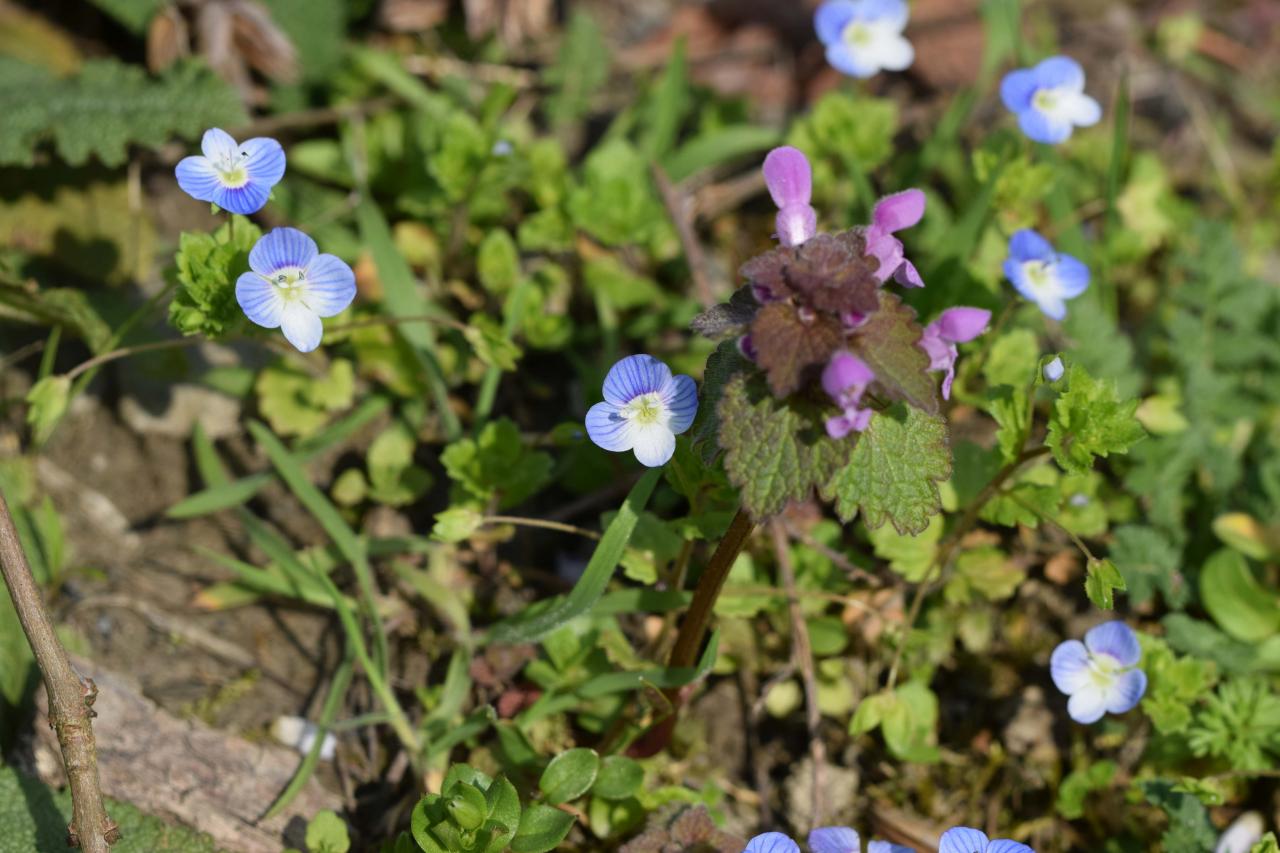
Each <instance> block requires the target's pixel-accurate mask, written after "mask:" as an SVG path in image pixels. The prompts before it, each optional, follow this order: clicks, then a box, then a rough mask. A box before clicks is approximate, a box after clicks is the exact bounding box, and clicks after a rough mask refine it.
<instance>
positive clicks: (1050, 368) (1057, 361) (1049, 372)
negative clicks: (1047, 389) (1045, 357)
mask: <svg viewBox="0 0 1280 853" xmlns="http://www.w3.org/2000/svg"><path fill="white" fill-rule="evenodd" d="M1063 373H1066V368H1065V367H1063V366H1062V356H1057V357H1055V358H1054V359H1053V361H1051V362H1049V363H1048V364H1046V365H1045V366H1044V381H1045V382H1057V381H1058V380H1059V379H1061V378H1062V374H1063Z"/></svg>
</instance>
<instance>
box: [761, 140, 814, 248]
mask: <svg viewBox="0 0 1280 853" xmlns="http://www.w3.org/2000/svg"><path fill="white" fill-rule="evenodd" d="M764 183H765V186H767V187H768V188H769V195H771V196H773V203H774V204H776V205H777V206H778V218H777V225H778V241H779V242H780V243H782V245H784V246H799V245H800V244H801V243H803V242H804V241H806V240H808V239H809V238H810V237H812V236H813V235H814V234H816V233H817V231H818V214H817V213H816V212H815V211H814V209H813V208H812V207H811V206H810V205H809V198H810V196H811V195H812V192H813V174H812V172H811V171H810V169H809V161H808V159H806V158H805V156H804V154H803V153H802V152H801V151H800V150H799V149H797V148H792V147H791V146H789V145H786V146H783V147H781V148H775V149H773V150H772V151H770V152H769V154H768V156H767V157H765V158H764Z"/></svg>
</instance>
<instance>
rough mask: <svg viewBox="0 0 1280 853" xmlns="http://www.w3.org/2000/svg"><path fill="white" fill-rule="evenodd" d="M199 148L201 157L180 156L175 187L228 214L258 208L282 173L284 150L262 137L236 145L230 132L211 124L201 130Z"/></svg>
mask: <svg viewBox="0 0 1280 853" xmlns="http://www.w3.org/2000/svg"><path fill="white" fill-rule="evenodd" d="M200 150H201V151H203V152H204V156H203V157H200V156H192V157H184V158H183V159H182V161H181V162H180V163H178V167H177V169H175V170H174V173H175V174H176V175H177V177H178V186H180V187H182V191H183V192H185V193H186V194H187V195H189V196H191V197H192V198H194V199H198V200H199V201H211V202H213V203H214V204H216V205H217V206H218V207H220V208H222V209H223V210H229V211H231V212H232V213H240V214H249V213H257V212H258V211H259V210H262V206H263V205H265V204H266V203H267V198H268V197H270V195H271V188H272V187H274V186H275V185H276V184H278V183H280V178H281V177H283V176H284V149H283V148H281V147H280V143H279V142H276V141H275V140H274V139H269V138H267V137H265V136H258V137H254V138H253V139H249V140H246V141H245V142H244V143H242V144H237V143H236V141H235V140H234V139H232V138H231V134H229V133H227V132H226V131H224V130H220V129H218V128H216V127H214V128H210V129H209V130H206V131H205V132H204V138H203V139H201V140H200Z"/></svg>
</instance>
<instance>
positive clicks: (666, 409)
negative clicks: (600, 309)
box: [587, 355, 698, 468]
mask: <svg viewBox="0 0 1280 853" xmlns="http://www.w3.org/2000/svg"><path fill="white" fill-rule="evenodd" d="M697 413H698V389H697V386H695V385H694V383H693V380H692V379H690V378H689V377H688V376H672V375H671V368H669V367H667V366H666V365H665V364H663V363H662V362H660V361H658V360H657V359H656V358H654V357H653V356H651V355H630V356H627V357H626V358H624V359H622V360H621V361H619V362H618V363H617V364H615V365H614V366H613V367H612V368H611V369H610V370H609V375H608V376H606V377H605V378H604V402H603V403H596V404H595V405H594V406H592V407H591V410H590V411H588V412H587V435H589V436H590V437H591V440H592V441H593V442H595V443H596V444H598V445H599V446H600V447H603V448H604V449H605V450H612V451H615V452H622V451H627V450H634V451H635V454H636V459H639V460H640V463H641V464H642V465H648V466H649V467H650V468H656V467H658V466H660V465H665V464H666V463H667V460H669V459H670V458H671V455H672V454H673V453H675V452H676V436H677V435H679V434H680V433H682V432H684V431H685V430H687V429H688V428H689V426H690V425H691V424H692V423H693V417H694V415H696V414H697Z"/></svg>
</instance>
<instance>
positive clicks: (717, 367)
mask: <svg viewBox="0 0 1280 853" xmlns="http://www.w3.org/2000/svg"><path fill="white" fill-rule="evenodd" d="M749 367H751V362H749V361H747V360H746V359H745V358H743V357H742V354H741V353H739V352H738V345H737V344H736V343H735V342H734V341H721V342H720V345H719V346H718V347H716V349H715V352H713V353H711V355H710V356H708V358H707V366H706V368H704V369H703V372H702V404H701V405H700V406H698V416H697V418H695V419H694V422H693V429H692V431H691V433H690V437H691V439H692V441H693V444H694V446H695V447H696V448H697V449H698V455H699V456H701V457H702V460H703V461H704V462H706V463H707V464H708V465H710V464H711V463H712V462H714V461H715V458H716V456H718V455H719V454H720V397H721V395H722V394H723V393H724V387H725V385H727V384H729V380H730V379H732V378H733V377H734V376H737V375H738V374H739V373H742V372H744V371H745V370H747V369H748V368H749Z"/></svg>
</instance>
